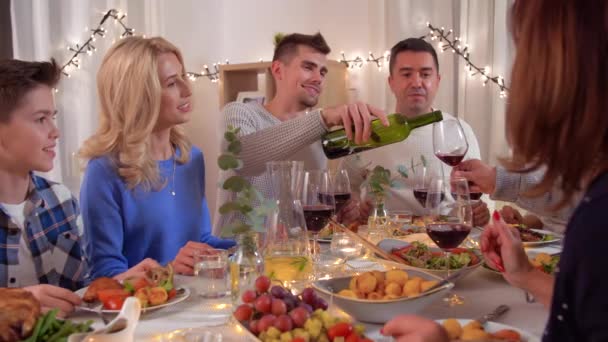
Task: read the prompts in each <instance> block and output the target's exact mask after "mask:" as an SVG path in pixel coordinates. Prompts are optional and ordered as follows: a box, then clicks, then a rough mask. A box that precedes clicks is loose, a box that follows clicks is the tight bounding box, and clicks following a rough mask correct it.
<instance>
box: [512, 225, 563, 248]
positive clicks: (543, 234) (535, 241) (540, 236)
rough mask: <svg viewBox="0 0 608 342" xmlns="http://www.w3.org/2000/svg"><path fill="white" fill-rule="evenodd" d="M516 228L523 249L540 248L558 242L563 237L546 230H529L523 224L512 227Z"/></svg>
mask: <svg viewBox="0 0 608 342" xmlns="http://www.w3.org/2000/svg"><path fill="white" fill-rule="evenodd" d="M512 226H513V227H515V228H517V230H518V231H519V235H520V237H521V241H522V243H523V245H524V247H532V246H540V245H545V244H550V243H555V242H559V241H561V240H562V238H563V236H562V235H560V234H558V233H555V232H552V231H548V230H542V229H530V228H527V227H526V226H525V225H523V224H516V225H512Z"/></svg>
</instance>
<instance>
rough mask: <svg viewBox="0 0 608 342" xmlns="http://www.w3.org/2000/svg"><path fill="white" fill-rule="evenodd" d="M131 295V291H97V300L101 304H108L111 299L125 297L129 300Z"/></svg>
mask: <svg viewBox="0 0 608 342" xmlns="http://www.w3.org/2000/svg"><path fill="white" fill-rule="evenodd" d="M130 295H131V293H129V291H126V290H123V289H108V290H99V291H97V298H99V301H100V302H102V303H103V302H107V301H108V299H109V298H110V297H124V298H127V297H129V296H130Z"/></svg>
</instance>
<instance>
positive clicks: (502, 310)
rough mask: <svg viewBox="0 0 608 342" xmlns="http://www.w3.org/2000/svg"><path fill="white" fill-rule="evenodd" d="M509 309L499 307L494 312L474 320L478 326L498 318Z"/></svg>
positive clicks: (505, 306) (506, 306)
mask: <svg viewBox="0 0 608 342" xmlns="http://www.w3.org/2000/svg"><path fill="white" fill-rule="evenodd" d="M509 309H511V308H510V307H509V306H508V305H504V304H503V305H499V306H498V307H497V308H496V309H494V311H492V312H490V313H487V314H485V315H483V316H481V317H479V318H477V319H476V321H477V322H479V324H482V325H483V324H485V323H486V322H487V321H491V320H495V319H497V318H498V317H500V316H502V315H504V314H505V313H506V312H507V311H509Z"/></svg>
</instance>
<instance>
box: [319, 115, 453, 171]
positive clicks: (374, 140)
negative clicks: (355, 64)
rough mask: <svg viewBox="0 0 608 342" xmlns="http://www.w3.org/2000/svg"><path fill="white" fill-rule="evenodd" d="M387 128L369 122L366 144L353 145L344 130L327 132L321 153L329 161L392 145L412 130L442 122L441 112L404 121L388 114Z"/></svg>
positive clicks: (402, 118)
mask: <svg viewBox="0 0 608 342" xmlns="http://www.w3.org/2000/svg"><path fill="white" fill-rule="evenodd" d="M387 118H388V122H389V126H387V127H385V126H384V125H383V124H382V122H380V120H379V119H376V120H373V121H372V122H371V129H372V134H371V136H370V139H369V140H368V141H367V142H364V143H362V144H355V142H354V141H351V140H348V138H347V137H346V132H345V131H344V128H342V129H339V130H336V131H332V132H329V133H327V134H325V135H324V136H323V139H322V141H321V143H322V144H323V152H325V155H326V156H327V158H329V159H336V158H340V157H344V156H348V155H350V154H354V153H359V152H363V151H367V150H371V149H374V148H378V147H382V146H385V145H389V144H394V143H396V142H399V141H403V140H405V139H406V138H407V137H408V136H409V135H410V132H411V131H412V130H413V129H414V128H418V127H422V126H425V125H428V124H432V123H433V122H437V121H441V120H443V115H442V114H441V111H439V110H436V111H434V112H430V113H426V114H422V115H419V116H417V117H415V118H412V119H406V118H405V117H404V116H403V115H401V114H397V113H395V114H390V115H388V116H387Z"/></svg>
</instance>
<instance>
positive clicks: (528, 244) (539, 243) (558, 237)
mask: <svg viewBox="0 0 608 342" xmlns="http://www.w3.org/2000/svg"><path fill="white" fill-rule="evenodd" d="M530 230H531V231H534V232H537V233H540V234H543V235H551V236H553V239H551V240H547V241H535V242H522V244H523V245H524V247H532V246H542V245H547V244H551V243H556V242H559V241H561V240H562V239H563V236H562V235H561V234H558V233H555V232H552V231H549V230H542V229H530Z"/></svg>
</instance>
